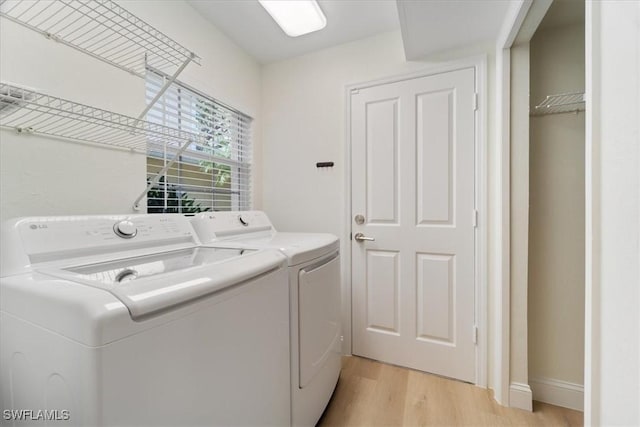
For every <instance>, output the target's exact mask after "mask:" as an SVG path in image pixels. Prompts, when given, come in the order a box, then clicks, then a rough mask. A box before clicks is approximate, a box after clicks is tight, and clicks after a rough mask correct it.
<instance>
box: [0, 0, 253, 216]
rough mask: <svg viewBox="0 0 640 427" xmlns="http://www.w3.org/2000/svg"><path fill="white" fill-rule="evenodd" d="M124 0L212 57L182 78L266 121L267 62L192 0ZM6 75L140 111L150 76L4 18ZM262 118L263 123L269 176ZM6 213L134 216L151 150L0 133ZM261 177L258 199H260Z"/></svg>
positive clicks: (1, 66) (0, 72)
mask: <svg viewBox="0 0 640 427" xmlns="http://www.w3.org/2000/svg"><path fill="white" fill-rule="evenodd" d="M123 6H124V7H125V8H127V9H128V10H129V11H130V12H132V13H134V14H136V15H137V16H139V17H140V18H141V19H143V20H145V21H146V22H148V23H149V24H151V25H153V26H155V27H157V28H158V29H160V30H161V31H164V32H165V33H166V34H168V35H169V36H170V37H172V38H174V39H175V40H176V41H178V42H179V43H181V44H183V45H184V46H186V47H187V48H189V49H192V50H193V51H195V52H196V53H197V54H198V55H200V56H201V57H202V66H200V67H199V66H197V65H195V64H190V65H189V66H188V67H187V68H186V69H185V71H184V72H183V74H182V75H181V76H180V80H181V81H184V82H185V83H187V84H189V85H191V86H194V87H196V88H198V89H200V90H201V91H203V92H205V93H207V94H209V95H211V96H214V97H215V98H217V99H219V100H221V101H223V102H225V103H227V104H229V105H231V106H233V107H235V108H237V109H239V110H241V111H243V112H245V113H247V114H249V115H251V116H253V117H256V118H258V116H259V115H260V67H259V65H258V64H257V63H256V62H255V61H254V60H253V59H252V58H251V57H249V56H248V55H247V54H246V53H244V52H243V51H242V50H240V49H239V48H238V47H237V46H236V45H235V44H233V43H232V42H231V41H230V40H229V39H227V38H226V37H225V36H224V35H223V34H222V33H220V32H219V31H218V30H217V29H216V28H215V27H213V26H212V25H211V24H209V23H208V22H207V21H205V20H204V19H203V18H201V17H200V16H199V14H198V13H197V12H196V11H195V10H194V9H193V8H191V6H189V5H188V4H187V3H185V2H182V1H162V2H154V3H153V5H152V6H153V7H150V6H151V2H148V1H142V0H138V1H127V2H124V3H123ZM0 79H1V80H2V81H7V82H13V83H16V84H19V85H24V86H28V87H32V88H35V89H37V90H39V91H42V92H44V93H47V94H50V95H54V96H59V97H62V98H66V99H69V100H72V101H76V102H80V103H84V104H88V105H91V106H94V107H98V108H104V109H108V110H112V111H114V112H118V113H121V114H127V115H131V116H134V117H137V116H138V114H140V112H142V110H143V109H144V107H145V98H144V80H143V79H140V78H138V77H135V76H132V75H130V74H128V73H126V72H124V71H122V70H120V69H117V68H115V67H112V66H110V65H107V64H105V63H102V62H101V61H98V60H96V59H93V58H91V57H89V56H87V55H84V54H82V53H80V52H78V51H76V50H74V49H71V48H69V47H66V46H64V45H61V44H57V43H55V42H53V41H51V40H47V39H45V38H44V37H43V36H41V35H39V34H37V33H35V32H33V31H31V30H28V29H26V28H24V27H21V26H19V25H17V24H15V23H13V22H11V21H8V20H6V19H2V21H1V25H0ZM260 134H261V131H260V121H259V120H255V122H254V124H253V135H254V138H253V142H254V163H255V164H256V166H257V167H256V176H260V174H261V171H260V165H261V144H260V138H259V136H260ZM0 138H1V144H0V174H1V175H0V200H1V201H2V203H1V204H0V219H2V220H4V219H7V218H11V217H16V216H27V215H62V214H92V213H126V212H131V211H132V208H131V206H132V203H133V201H134V199H135V198H136V197H137V196H138V195H139V194H140V193H141V192H142V191H143V190H144V188H145V176H146V162H145V156H144V155H139V154H132V153H129V152H124V151H118V150H113V149H105V148H102V147H92V146H88V145H83V144H78V143H72V142H68V141H60V140H54V139H51V138H42V137H35V136H28V135H20V136H19V135H16V134H15V133H14V132H13V131H9V130H2V131H0ZM261 199H262V196H261V187H260V181H259V180H258V179H256V180H255V185H254V200H255V202H256V203H255V204H256V205H257V206H260V201H261Z"/></svg>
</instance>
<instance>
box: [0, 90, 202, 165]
mask: <svg viewBox="0 0 640 427" xmlns="http://www.w3.org/2000/svg"><path fill="white" fill-rule="evenodd" d="M0 127H1V128H4V129H12V130H15V131H17V132H18V133H33V134H37V135H47V136H52V137H57V138H65V139H69V140H72V141H77V142H86V143H93V144H102V145H107V146H110V147H116V148H122V149H127V150H132V151H134V152H138V153H143V154H146V153H147V149H148V147H149V145H153V146H156V147H159V148H161V149H163V150H167V151H168V152H169V153H170V154H175V153H177V152H178V151H179V150H180V149H182V148H186V147H187V146H188V145H190V144H191V143H193V142H196V143H200V144H202V143H203V138H204V137H203V136H200V135H197V134H195V133H191V132H187V131H184V130H179V129H174V128H171V127H168V126H164V125H160V124H156V123H152V122H148V121H146V120H140V119H137V118H134V117H130V116H125V115H123V114H118V113H113V112H110V111H107V110H101V109H98V108H94V107H90V106H87V105H83V104H79V103H75V102H72V101H68V100H65V99H62V98H57V97H54V96H49V95H45V94H42V93H39V92H35V91H32V90H29V89H25V88H21V87H17V86H14V85H11V84H8V83H0Z"/></svg>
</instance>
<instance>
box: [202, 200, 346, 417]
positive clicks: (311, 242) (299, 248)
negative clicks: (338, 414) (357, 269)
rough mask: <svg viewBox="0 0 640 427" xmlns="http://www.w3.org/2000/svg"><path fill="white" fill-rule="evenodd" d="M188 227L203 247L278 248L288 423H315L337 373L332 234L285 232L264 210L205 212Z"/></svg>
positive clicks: (337, 298) (337, 319)
mask: <svg viewBox="0 0 640 427" xmlns="http://www.w3.org/2000/svg"><path fill="white" fill-rule="evenodd" d="M192 225H193V227H194V229H195V230H196V232H197V233H198V237H199V238H200V240H201V241H202V244H203V245H215V246H224V247H229V248H247V249H264V248H275V249H279V250H280V251H281V252H282V253H284V254H285V255H286V256H287V259H288V264H289V285H290V315H291V421H292V424H293V425H294V426H311V425H315V424H316V423H317V421H318V419H319V418H320V416H321V415H322V412H323V411H324V409H325V407H326V406H327V403H328V402H329V399H330V398H331V395H332V394H333V390H334V389H335V386H336V383H337V381H338V377H339V375H340V366H341V365H340V364H341V361H340V357H341V335H340V334H341V328H340V257H339V241H338V238H337V237H336V236H334V235H332V234H321V233H285V232H278V231H276V230H275V229H274V227H273V225H272V224H271V221H269V218H268V217H267V215H266V214H265V213H264V212H261V211H246V212H207V213H202V214H198V215H196V216H195V217H194V218H193V219H192Z"/></svg>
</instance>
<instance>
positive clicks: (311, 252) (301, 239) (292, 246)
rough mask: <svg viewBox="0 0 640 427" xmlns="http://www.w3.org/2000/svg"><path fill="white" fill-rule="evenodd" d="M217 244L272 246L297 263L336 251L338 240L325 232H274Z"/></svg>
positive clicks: (250, 246) (294, 263)
mask: <svg viewBox="0 0 640 427" xmlns="http://www.w3.org/2000/svg"><path fill="white" fill-rule="evenodd" d="M217 243H218V244H221V245H224V246H233V247H240V246H244V247H247V248H273V249H278V250H280V251H281V252H282V253H284V254H285V255H286V256H287V258H288V262H289V265H290V266H292V265H298V264H302V263H305V262H308V261H311V260H313V259H315V258H318V257H320V256H323V255H325V254H327V253H329V252H332V251H337V250H338V249H339V247H340V242H339V240H338V238H337V237H336V236H334V235H333V234H327V233H289V232H275V233H273V234H272V235H270V236H262V237H254V238H245V239H236V240H225V241H219V242H217Z"/></svg>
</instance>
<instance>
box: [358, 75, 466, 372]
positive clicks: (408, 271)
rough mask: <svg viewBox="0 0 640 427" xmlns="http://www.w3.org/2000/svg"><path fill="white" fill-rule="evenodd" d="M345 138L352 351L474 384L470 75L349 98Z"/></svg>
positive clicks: (393, 86)
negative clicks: (348, 157) (348, 163)
mask: <svg viewBox="0 0 640 427" xmlns="http://www.w3.org/2000/svg"><path fill="white" fill-rule="evenodd" d="M351 132H352V134H351V140H352V142H351V144H352V146H351V149H352V153H351V158H352V160H351V161H352V165H351V170H352V189H351V194H352V206H351V212H352V214H353V218H352V219H351V220H352V224H351V229H352V235H353V237H354V238H353V239H352V241H351V252H352V292H353V307H352V313H353V319H352V320H353V349H352V351H353V353H354V354H357V355H361V356H365V357H369V358H372V359H376V360H381V361H384V362H388V363H393V364H396V365H401V366H407V367H410V368H414V369H419V370H422V371H427V372H433V373H436V374H440V375H445V376H448V377H452V378H457V379H460V380H464V381H470V382H473V381H475V344H474V340H475V339H474V317H475V316H474V307H475V296H474V294H475V279H474V258H475V252H474V246H475V230H474V227H475V224H474V220H475V210H474V209H475V202H474V199H475V185H474V184H475V183H474V176H475V74H474V70H473V69H472V68H468V69H462V70H458V71H452V72H448V73H442V74H436V75H433V76H428V77H421V78H415V79H410V80H404V81H400V82H396V83H390V84H385V85H379V86H373V87H369V88H366V89H360V90H359V91H357V93H352V94H351ZM357 215H362V217H364V222H362V223H359V222H360V221H357V218H356V216H357ZM358 233H362V235H364V237H368V238H373V239H375V240H373V241H370V240H356V239H355V237H356V236H357V235H358Z"/></svg>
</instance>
